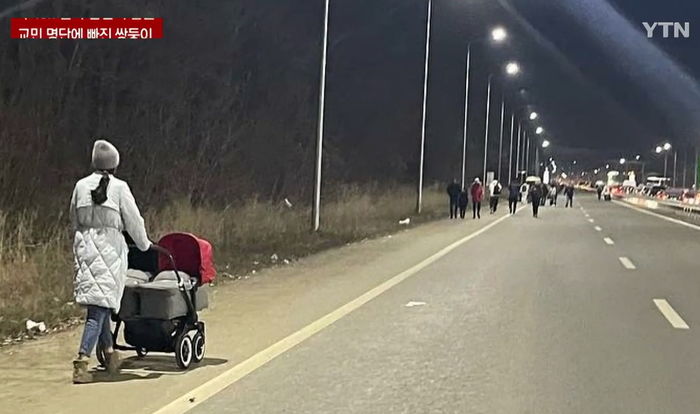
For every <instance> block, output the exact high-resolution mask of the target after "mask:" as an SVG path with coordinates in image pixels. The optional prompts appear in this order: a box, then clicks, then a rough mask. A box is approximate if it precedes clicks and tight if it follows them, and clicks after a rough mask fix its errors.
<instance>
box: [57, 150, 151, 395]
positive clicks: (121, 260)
mask: <svg viewBox="0 0 700 414" xmlns="http://www.w3.org/2000/svg"><path fill="white" fill-rule="evenodd" d="M118 165H119V152H118V151H117V149H116V148H115V147H114V145H112V144H110V143H109V142H107V141H104V140H97V141H95V144H94V147H93V150H92V166H93V168H94V170H95V171H94V172H93V173H92V174H90V175H89V176H87V177H85V178H83V179H81V180H80V181H78V183H77V184H76V185H75V189H74V190H73V196H72V198H71V204H70V218H71V224H72V228H73V232H74V238H73V255H74V257H75V270H76V274H75V280H74V288H75V291H74V293H75V301H76V303H78V304H80V305H83V306H85V307H86V308H87V318H86V320H85V329H84V331H83V337H82V341H81V343H80V349H79V351H78V358H77V359H76V360H75V361H73V382H74V383H85V382H90V381H91V380H92V376H91V375H90V373H89V372H88V360H89V358H90V354H91V353H92V351H93V349H94V348H95V345H96V344H97V342H98V341H99V342H100V344H101V345H102V346H103V348H104V350H105V360H106V364H107V369H108V371H109V372H110V373H111V374H114V373H116V372H117V371H118V369H119V357H118V355H117V353H116V352H115V351H114V348H113V343H112V335H111V330H110V316H111V313H112V312H118V311H119V305H120V303H121V299H122V294H123V293H124V281H125V279H126V269H127V254H128V248H127V245H126V241H125V240H124V236H123V234H122V232H123V231H124V230H126V231H127V232H128V233H129V235H130V236H131V238H132V239H133V240H134V242H135V243H136V246H137V247H138V248H139V249H140V250H142V251H146V250H148V249H149V248H150V247H151V242H150V241H149V239H148V236H147V235H146V228H145V226H144V221H143V218H142V217H141V213H140V212H139V209H138V207H137V206H136V201H135V200H134V196H133V195H132V194H131V190H130V189H129V186H128V184H127V183H126V182H124V181H122V180H120V179H118V178H116V177H114V173H115V170H116V168H117V166H118Z"/></svg>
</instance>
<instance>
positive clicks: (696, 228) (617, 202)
mask: <svg viewBox="0 0 700 414" xmlns="http://www.w3.org/2000/svg"><path fill="white" fill-rule="evenodd" d="M613 202H614V203H616V204H619V205H621V206H624V207H627V208H631V209H632V210H637V211H639V212H640V213H644V214H648V215H650V216H654V217H657V218H660V219H662V220H666V221H670V222H671V223H676V224H680V225H681V226H685V227H689V228H691V229H693V230H700V226H696V225H695V224H690V223H686V222H685V221H683V220H678V219H674V218H671V217H666V216H664V215H663V214H659V213H654V212H651V211H647V210H644V209H642V208H639V207H635V206H632V205H629V204H627V203H625V202H623V201H617V200H613Z"/></svg>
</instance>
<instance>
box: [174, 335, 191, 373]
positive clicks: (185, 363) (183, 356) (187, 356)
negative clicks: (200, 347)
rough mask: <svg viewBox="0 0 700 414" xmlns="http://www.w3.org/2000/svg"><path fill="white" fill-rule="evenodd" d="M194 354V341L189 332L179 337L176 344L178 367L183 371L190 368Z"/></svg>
mask: <svg viewBox="0 0 700 414" xmlns="http://www.w3.org/2000/svg"><path fill="white" fill-rule="evenodd" d="M193 354H194V352H193V350H192V339H191V338H190V337H189V336H188V335H187V332H183V333H181V334H180V335H178V337H177V341H176V343H175V361H176V362H177V366H178V367H180V368H182V369H187V368H189V367H190V364H191V363H192V357H193V356H194V355H193Z"/></svg>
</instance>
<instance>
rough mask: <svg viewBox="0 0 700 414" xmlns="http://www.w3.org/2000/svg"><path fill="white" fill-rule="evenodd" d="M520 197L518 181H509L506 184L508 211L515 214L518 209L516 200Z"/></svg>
mask: <svg viewBox="0 0 700 414" xmlns="http://www.w3.org/2000/svg"><path fill="white" fill-rule="evenodd" d="M519 199H520V183H519V182H518V181H511V182H510V185H508V211H509V212H510V214H515V212H516V211H517V210H518V200H519Z"/></svg>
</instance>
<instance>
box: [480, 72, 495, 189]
mask: <svg viewBox="0 0 700 414" xmlns="http://www.w3.org/2000/svg"><path fill="white" fill-rule="evenodd" d="M492 78H493V75H489V81H488V86H487V88H486V132H484V175H483V176H482V180H483V182H484V184H485V183H486V162H487V157H488V152H489V110H490V109H491V79H492Z"/></svg>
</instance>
